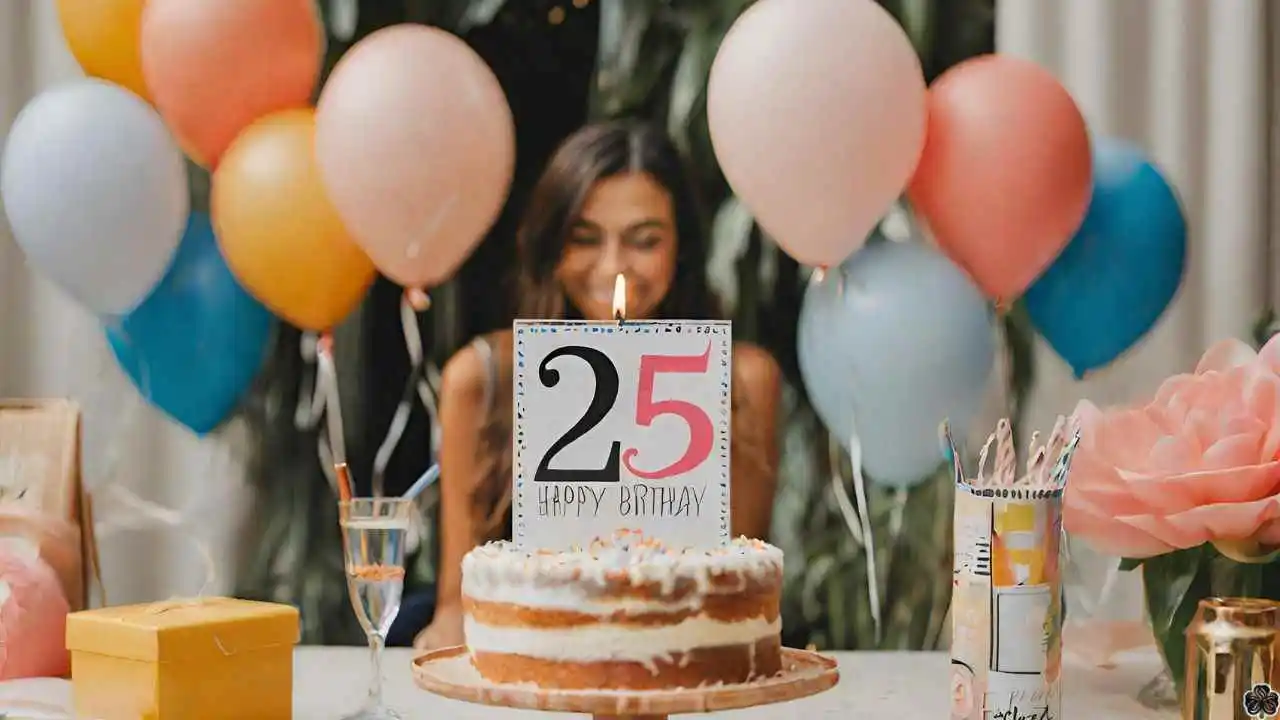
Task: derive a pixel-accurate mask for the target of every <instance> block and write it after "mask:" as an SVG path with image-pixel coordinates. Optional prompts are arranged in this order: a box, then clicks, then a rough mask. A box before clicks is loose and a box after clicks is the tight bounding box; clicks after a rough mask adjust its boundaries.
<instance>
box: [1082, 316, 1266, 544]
mask: <svg viewBox="0 0 1280 720" xmlns="http://www.w3.org/2000/svg"><path fill="white" fill-rule="evenodd" d="M1076 416H1077V418H1078V420H1079V422H1080V428H1081V442H1080V447H1079V449H1078V450H1077V452H1076V455H1075V459H1074V460H1073V461H1072V464H1071V474H1070V477H1069V478H1068V480H1067V490H1066V496H1065V498H1064V501H1063V523H1064V525H1065V527H1066V530H1067V532H1069V533H1072V534H1073V535H1078V536H1080V537H1082V538H1084V539H1085V540H1087V541H1089V542H1090V543H1091V544H1092V545H1094V546H1095V547H1096V548H1097V549H1099V550H1102V551H1104V552H1108V553H1112V554H1115V555H1120V556H1123V557H1132V558H1144V557H1151V556H1153V555H1160V554H1162V553H1166V552H1170V551H1173V550H1180V549H1183V548H1190V547H1195V546H1198V545H1201V544H1203V543H1206V542H1212V543H1213V544H1214V545H1215V546H1216V547H1217V548H1218V549H1219V550H1220V551H1221V552H1223V553H1224V554H1226V555H1228V556H1230V557H1233V558H1235V559H1246V560H1247V559H1254V558H1256V557H1257V556H1258V555H1262V554H1265V553H1266V552H1268V551H1270V550H1273V549H1274V547H1273V546H1277V545H1280V459H1277V452H1278V451H1280V340H1272V341H1271V342H1269V343H1267V346H1266V347H1264V348H1263V349H1262V352H1261V353H1255V352H1254V351H1253V349H1252V348H1250V347H1249V346H1248V345H1245V344H1244V343H1242V342H1239V341H1237V340H1229V341H1225V342H1222V343H1219V344H1217V345H1215V346H1213V347H1212V348H1210V349H1209V351H1208V352H1206V353H1205V355H1204V357H1203V358H1202V359H1201V360H1200V364H1199V365H1198V366H1197V367H1196V370H1195V372H1194V373H1192V374H1189V375H1177V376H1174V377H1171V378H1169V379H1168V380H1166V381H1165V382H1164V384H1162V385H1161V386H1160V389H1159V391H1157V392H1156V396H1155V398H1154V399H1153V400H1152V401H1151V402H1150V403H1149V404H1147V405H1146V406H1144V407H1133V408H1120V409H1115V410H1108V411H1101V410H1099V409H1098V408H1097V407H1095V406H1094V405H1093V404H1092V403H1089V402H1088V401H1082V402H1081V403H1080V404H1079V405H1078V406H1077V407H1076Z"/></svg>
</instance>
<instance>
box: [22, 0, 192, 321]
mask: <svg viewBox="0 0 1280 720" xmlns="http://www.w3.org/2000/svg"><path fill="white" fill-rule="evenodd" d="M2 1H3V0H0V2H2ZM0 198H3V200H4V207H5V212H6V214H7V215H8V218H9V225H10V227H12V228H13V237H14V240H16V241H17V242H18V246H19V247H21V248H22V252H23V253H24V254H25V255H26V258H27V262H28V263H29V264H30V265H31V266H32V267H33V268H34V269H36V270H38V271H40V272H41V273H42V274H43V275H45V276H46V277H47V278H49V279H50V280H52V281H53V282H54V283H56V284H58V285H59V286H61V287H62V289H63V290H65V291H67V292H68V293H69V294H70V295H71V296H72V297H73V298H75V299H76V300H77V301H79V302H80V303H81V304H83V305H84V306H85V307H87V308H89V309H90V310H92V311H94V312H95V313H97V314H100V315H123V314H126V313H128V312H129V311H131V310H133V309H134V308H136V307H137V306H138V305H139V304H140V303H141V302H142V301H143V300H144V299H145V298H146V297H147V295H149V294H150V293H151V291H152V290H153V289H154V288H155V286H156V284H157V283H159V282H160V279H161V278H162V277H163V276H164V274H165V271H166V270H167V269H168V268H169V264H170V262H171V261H172V260H173V255H174V252H175V251H176V250H177V248H178V243H179V241H181V240H182V233H183V230H184V229H185V228H186V225H187V215H188V214H189V210H190V206H189V200H188V196H187V172H186V168H185V167H184V165H183V159H182V151H180V150H179V149H178V146H177V144H176V143H175V142H174V140H173V138H172V137H170V135H169V131H168V129H167V128H166V127H165V124H164V121H163V120H161V119H160V116H159V115H158V114H157V113H156V111H155V110H153V109H152V108H151V106H150V105H148V104H147V103H146V101H145V100H143V99H142V98H140V97H138V96H136V95H134V94H133V93H131V92H129V91H128V90H125V89H124V88H122V87H118V86H116V85H112V84H111V83H108V82H105V81H102V80H95V79H92V78H85V79H81V80H76V81H74V82H70V83H67V84H65V85H62V86H59V87H56V88H53V89H51V90H46V91H45V92H43V93H41V94H40V95H38V96H36V98H35V99H34V100H32V101H31V102H30V103H28V104H27V106H26V107H25V108H23V109H22V112H21V113H19V114H18V118H17V119H16V120H15V121H14V123H13V127H12V128H10V130H9V136H8V138H7V139H6V141H5V147H4V153H3V156H2V157H0Z"/></svg>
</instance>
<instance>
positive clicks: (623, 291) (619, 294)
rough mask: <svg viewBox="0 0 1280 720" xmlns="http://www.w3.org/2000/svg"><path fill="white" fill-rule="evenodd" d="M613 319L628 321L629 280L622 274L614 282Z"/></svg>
mask: <svg viewBox="0 0 1280 720" xmlns="http://www.w3.org/2000/svg"><path fill="white" fill-rule="evenodd" d="M613 317H614V318H615V319H618V320H626V319H627V278H626V277H625V276H624V275H623V274H622V273H618V277H617V278H616V279H615V280H614V281H613Z"/></svg>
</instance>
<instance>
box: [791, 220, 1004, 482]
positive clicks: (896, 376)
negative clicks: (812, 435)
mask: <svg viewBox="0 0 1280 720" xmlns="http://www.w3.org/2000/svg"><path fill="white" fill-rule="evenodd" d="M798 352H799V359H800V372H801V374H802V376H803V377H804V383H805V387H806V388H807V389H808V391H809V398H810V400H811V401H812V402H813V405H814V407H815V408H816V409H817V411H818V415H819V417H821V418H822V421H823V423H825V424H826V426H827V429H829V430H830V431H831V433H832V434H833V435H834V436H835V437H836V438H837V439H838V440H839V441H840V442H841V444H843V445H844V446H845V448H846V449H848V447H849V440H850V437H851V436H852V435H853V433H854V432H855V431H856V432H857V435H858V438H859V444H860V445H861V448H862V461H863V462H862V466H863V469H864V470H865V472H866V473H867V475H868V477H869V479H870V480H872V481H874V482H877V483H880V484H882V485H888V486H892V487H910V486H912V485H915V484H916V483H919V482H921V481H923V480H924V479H925V478H927V477H928V476H929V474H930V473H931V472H932V471H933V470H935V469H937V467H938V465H939V464H940V463H941V462H942V457H941V455H940V454H939V452H938V424H939V423H940V422H942V421H943V420H947V419H949V420H950V421H951V425H952V426H953V428H954V429H955V431H956V432H957V434H962V433H964V432H965V431H966V428H967V426H968V424H969V422H970V421H971V420H972V419H973V418H974V417H975V416H976V415H977V414H978V412H979V411H980V409H981V406H982V402H983V396H984V394H985V390H986V385H987V380H988V378H989V377H990V375H991V371H992V367H993V366H994V363H995V353H996V329H995V316H994V313H993V312H992V309H991V306H990V305H989V304H988V303H987V300H986V298H984V297H983V296H982V293H981V292H979V290H978V289H977V287H976V286H975V285H974V284H973V283H972V281H970V280H969V278H968V276H966V275H965V274H964V272H963V271H961V270H960V269H959V268H958V267H956V266H955V265H954V264H952V263H951V261H950V260H948V259H947V258H946V257H944V256H943V255H942V254H940V253H939V252H938V251H936V250H934V249H932V248H931V247H928V246H926V245H924V244H922V243H917V242H882V243H877V244H874V245H868V246H867V247H865V248H863V249H862V250H860V251H859V252H857V253H855V254H854V255H853V256H852V257H850V258H849V259H848V260H846V261H845V262H844V263H843V264H842V265H841V266H840V267H839V268H834V269H832V270H831V271H830V272H828V273H827V274H826V276H825V277H824V278H823V279H822V280H821V281H817V282H814V283H812V284H811V285H810V286H809V289H808V291H807V292H806V294H805V299H804V305H803V307H802V308H801V312H800V328H799V348H798ZM855 423H856V424H855ZM961 436H962V435H961Z"/></svg>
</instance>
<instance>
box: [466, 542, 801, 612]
mask: <svg viewBox="0 0 1280 720" xmlns="http://www.w3.org/2000/svg"><path fill="white" fill-rule="evenodd" d="M781 571H782V551H781V550H779V549H778V548H776V547H774V546H772V545H769V544H768V543H764V542H761V541H759V540H749V539H747V538H738V539H737V540H733V541H731V542H730V543H729V544H727V545H725V546H724V547H720V548H715V549H713V550H693V549H682V550H671V549H668V548H665V547H663V546H662V545H661V544H659V543H656V542H654V541H652V540H645V539H644V538H643V537H642V536H640V535H638V534H636V533H630V532H625V531H624V532H621V533H619V534H618V535H616V536H615V537H614V538H611V539H607V540H601V541H597V542H595V543H592V544H591V546H589V547H588V548H585V549H582V550H575V551H570V552H540V551H529V550H524V549H521V548H519V547H517V546H516V545H515V544H513V543H509V542H496V543H489V544H487V545H483V546H481V547H478V548H475V549H474V550H472V551H471V552H470V553H468V554H467V556H466V557H465V558H463V560H462V594H463V595H465V596H468V597H470V598H472V599H475V600H480V601H484V602H499V603H513V604H517V605H521V606H524V607H535V608H544V609H562V610H576V611H578V612H583V613H588V614H599V615H608V614H612V613H615V612H618V611H620V610H621V611H624V612H627V613H628V614H638V613H645V612H682V611H686V610H692V609H697V608H699V607H701V605H702V598H703V596H705V595H707V594H709V593H710V592H712V587H711V579H712V578H713V577H716V576H723V575H737V576H739V577H740V578H742V582H741V583H740V584H737V585H736V586H735V587H728V588H725V589H724V592H740V591H741V590H742V589H743V588H745V587H746V583H747V580H748V579H765V578H768V577H769V576H770V575H775V574H778V573H780V572H781ZM620 574H621V575H623V576H625V577H626V578H627V580H628V581H629V583H630V584H631V585H633V586H641V585H646V584H651V583H656V584H658V585H659V588H658V590H659V592H658V597H656V598H653V599H640V598H635V599H627V598H607V597H606V598H602V597H600V594H601V592H600V591H601V590H602V589H604V588H605V587H606V585H607V583H608V580H609V579H610V578H616V577H618V576H619V575H620ZM680 581H693V582H694V583H696V585H697V590H698V591H697V592H695V593H689V594H688V595H686V597H685V598H684V599H682V600H680V601H673V599H672V598H671V597H670V596H671V595H673V594H674V591H675V590H676V586H677V583H679V582H680Z"/></svg>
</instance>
